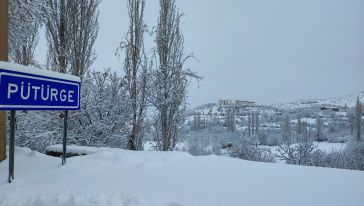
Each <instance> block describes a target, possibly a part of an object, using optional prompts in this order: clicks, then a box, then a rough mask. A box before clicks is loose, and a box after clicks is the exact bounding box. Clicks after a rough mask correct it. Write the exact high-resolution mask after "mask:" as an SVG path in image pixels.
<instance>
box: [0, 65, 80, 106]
mask: <svg viewBox="0 0 364 206" xmlns="http://www.w3.org/2000/svg"><path fill="white" fill-rule="evenodd" d="M80 82H81V81H80V78H79V77H76V76H73V75H67V74H61V73H57V72H51V71H46V70H41V69H35V68H30V67H25V66H22V65H16V64H10V63H6V62H0V110H78V109H80V86H81V85H80Z"/></svg>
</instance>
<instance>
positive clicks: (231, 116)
mask: <svg viewBox="0 0 364 206" xmlns="http://www.w3.org/2000/svg"><path fill="white" fill-rule="evenodd" d="M225 123H226V129H227V131H229V132H235V130H236V126H235V112H234V110H233V109H229V111H228V112H227V115H226V122H225Z"/></svg>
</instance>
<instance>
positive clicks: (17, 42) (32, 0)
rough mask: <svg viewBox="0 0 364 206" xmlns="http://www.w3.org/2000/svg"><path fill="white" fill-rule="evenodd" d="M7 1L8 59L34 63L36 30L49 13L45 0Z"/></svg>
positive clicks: (26, 63)
mask: <svg viewBox="0 0 364 206" xmlns="http://www.w3.org/2000/svg"><path fill="white" fill-rule="evenodd" d="M8 2H9V9H8V11H9V60H10V61H12V62H15V63H18V64H23V65H36V64H37V63H36V60H35V59H34V49H35V47H36V45H37V42H38V30H39V28H40V27H41V26H42V24H43V23H44V22H45V20H46V19H47V17H48V15H49V9H48V6H47V4H46V0H11V1H8Z"/></svg>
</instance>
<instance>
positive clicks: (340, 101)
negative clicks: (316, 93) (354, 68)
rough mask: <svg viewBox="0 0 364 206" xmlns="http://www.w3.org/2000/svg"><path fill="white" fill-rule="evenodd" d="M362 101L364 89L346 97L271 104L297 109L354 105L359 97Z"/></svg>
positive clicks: (277, 106) (363, 100)
mask: <svg viewBox="0 0 364 206" xmlns="http://www.w3.org/2000/svg"><path fill="white" fill-rule="evenodd" d="M358 98H359V100H360V101H361V102H364V91H362V92H360V93H359V94H357V95H353V94H350V95H346V96H344V97H338V98H329V99H308V100H298V101H294V102H288V103H278V104H273V105H271V106H273V107H275V108H279V109H295V108H301V107H311V106H317V105H328V106H337V107H344V106H348V107H354V106H355V104H356V101H357V99H358Z"/></svg>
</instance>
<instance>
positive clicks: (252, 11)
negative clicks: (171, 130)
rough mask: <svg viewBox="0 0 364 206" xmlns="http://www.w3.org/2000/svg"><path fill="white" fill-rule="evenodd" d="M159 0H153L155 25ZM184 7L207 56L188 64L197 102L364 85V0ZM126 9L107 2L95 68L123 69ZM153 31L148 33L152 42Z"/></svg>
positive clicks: (336, 93)
mask: <svg viewBox="0 0 364 206" xmlns="http://www.w3.org/2000/svg"><path fill="white" fill-rule="evenodd" d="M158 3H159V1H157V0H148V1H147V5H146V11H145V12H146V14H145V21H146V22H147V24H148V27H149V28H150V29H151V28H152V27H153V26H155V25H156V22H157V17H158V9H159V5H158ZM177 6H178V7H179V9H180V11H181V12H183V13H185V16H184V17H183V25H182V29H183V33H184V37H185V52H186V54H188V53H194V54H195V55H196V56H197V57H198V58H199V60H200V62H198V61H194V60H192V61H190V62H189V63H188V64H187V66H188V67H189V68H190V69H192V70H194V71H196V72H198V73H199V74H200V75H201V76H203V78H204V79H203V80H202V81H201V82H200V83H199V86H198V85H197V84H196V83H192V84H191V85H190V87H189V103H190V106H196V105H200V104H204V103H209V102H216V101H217V100H218V99H219V98H231V99H250V100H254V101H256V102H257V103H260V104H269V103H278V102H287V101H294V100H297V99H308V98H329V97H340V96H344V95H346V94H357V93H358V92H360V91H364V1H363V0H304V1H303V0H275V1H272V0H224V1H221V0H220V1H217V0H177ZM126 12H127V10H126V0H103V1H102V3H101V5H100V17H99V23H100V30H99V35H98V39H97V41H96V44H95V49H96V53H97V55H98V57H97V60H96V62H95V63H94V65H93V68H94V69H97V70H100V69H102V68H106V67H111V68H113V69H117V70H120V71H121V68H122V67H121V66H122V61H120V60H118V58H117V57H116V56H115V55H114V54H115V51H116V48H117V47H118V44H119V43H120V41H121V40H122V37H123V36H124V34H125V33H126V31H127V28H128V19H127V13H126ZM153 38H154V37H149V36H146V41H147V45H148V47H151V46H152V45H153ZM42 47H45V45H41V46H40V48H39V49H38V50H42ZM43 50H44V48H43Z"/></svg>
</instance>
